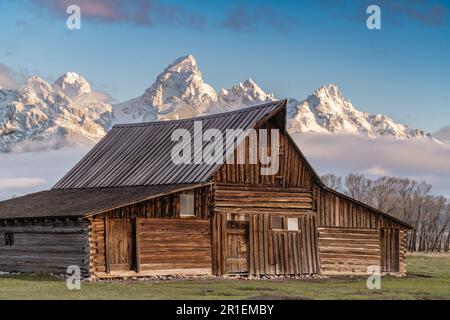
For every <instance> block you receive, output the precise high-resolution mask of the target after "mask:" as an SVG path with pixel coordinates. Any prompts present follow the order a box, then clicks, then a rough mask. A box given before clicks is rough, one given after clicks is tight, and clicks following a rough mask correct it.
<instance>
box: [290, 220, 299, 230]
mask: <svg viewBox="0 0 450 320" xmlns="http://www.w3.org/2000/svg"><path fill="white" fill-rule="evenodd" d="M287 229H288V230H290V231H298V218H288V219H287Z"/></svg>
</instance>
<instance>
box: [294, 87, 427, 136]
mask: <svg viewBox="0 0 450 320" xmlns="http://www.w3.org/2000/svg"><path fill="white" fill-rule="evenodd" d="M289 124H290V130H291V131H292V132H307V131H311V132H321V133H340V134H362V135H366V136H368V137H377V136H385V137H394V138H397V139H405V138H417V137H428V136H429V135H427V134H425V133H424V132H423V131H421V130H417V129H412V128H409V127H408V126H406V125H403V124H400V123H397V122H395V121H394V120H393V119H391V118H390V117H388V116H386V115H381V114H368V113H365V112H361V111H359V110H357V109H356V108H355V107H354V106H353V104H352V103H351V102H350V100H348V99H346V98H345V97H344V96H343V95H342V93H341V92H340V91H339V89H338V87H337V86H336V85H334V84H330V85H326V86H323V87H321V88H320V89H318V90H317V91H315V92H314V93H313V94H312V95H310V96H309V97H308V98H307V99H306V100H303V101H300V102H298V101H296V100H294V99H293V100H291V101H290V105H289Z"/></svg>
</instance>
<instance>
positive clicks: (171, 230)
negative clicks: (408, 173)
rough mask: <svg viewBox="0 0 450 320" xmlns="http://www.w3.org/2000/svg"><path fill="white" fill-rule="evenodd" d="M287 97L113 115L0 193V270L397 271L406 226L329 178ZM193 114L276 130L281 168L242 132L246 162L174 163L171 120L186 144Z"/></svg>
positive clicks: (217, 122)
mask: <svg viewBox="0 0 450 320" xmlns="http://www.w3.org/2000/svg"><path fill="white" fill-rule="evenodd" d="M286 105H287V101H286V100H283V101H277V102H273V103H267V104H263V105H259V106H255V107H251V108H246V109H241V110H238V111H233V112H228V113H222V114H217V115H211V116H205V117H199V118H195V119H186V120H176V121H163V122H148V123H140V124H124V125H116V126H114V127H113V129H112V130H111V131H110V132H109V133H108V134H107V135H106V136H105V137H104V138H103V139H102V140H101V141H100V142H99V143H98V144H97V145H96V146H95V147H94V148H93V149H92V150H91V151H90V152H89V153H88V154H87V155H86V156H85V157H84V158H83V159H82V160H81V161H80V162H79V163H78V164H77V165H76V166H75V167H74V168H73V169H72V170H70V171H69V172H68V173H67V175H66V176H65V177H63V178H62V179H61V180H60V181H59V182H58V183H57V184H56V185H55V186H54V187H53V188H52V189H51V190H48V191H43V192H38V193H34V194H30V195H26V196H23V197H18V198H15V199H11V200H7V201H4V202H1V203H0V271H19V272H56V273H65V272H66V269H67V267H68V266H71V265H78V266H80V268H81V270H82V273H83V275H85V276H92V277H97V278H105V277H127V276H147V275H167V274H170V275H172V274H188V275H198V274H216V275H224V274H248V275H255V276H260V275H300V274H342V275H348V274H366V271H367V267H368V266H380V267H381V269H382V271H383V272H384V273H391V274H396V275H404V274H405V273H406V264H405V253H406V252H405V242H406V233H407V232H408V230H409V229H411V226H410V225H408V224H407V223H405V222H403V221H401V220H399V219H397V218H395V217H393V216H390V215H388V214H386V213H383V212H380V211H378V210H376V209H374V208H371V207H369V206H367V205H365V204H363V203H360V202H358V201H356V200H354V199H351V198H349V197H347V196H345V195H343V194H340V193H338V192H336V191H334V190H331V189H329V188H327V187H326V186H325V185H324V184H323V182H322V181H321V179H320V177H319V176H318V175H317V174H316V172H315V171H314V169H313V168H312V167H311V165H310V164H309V163H308V162H307V160H306V159H305V157H304V156H303V154H302V152H301V151H300V149H299V148H298V147H297V145H296V144H295V143H294V142H293V140H292V138H291V137H290V135H289V134H288V133H287V132H286V121H287V120H286V118H287V111H286ZM195 121H201V122H202V125H203V129H204V130H206V129H208V128H215V129H218V130H220V131H221V132H224V131H225V129H238V128H241V129H252V128H253V129H255V130H256V131H258V130H262V129H266V130H268V131H269V132H270V131H271V130H274V129H278V131H279V132H280V135H279V137H280V139H279V149H278V155H277V157H276V158H277V159H278V164H279V170H278V171H277V173H276V174H272V175H263V174H261V170H260V169H261V168H262V167H264V166H265V165H266V164H263V163H262V161H260V160H261V159H259V157H260V155H258V153H257V152H256V157H257V161H256V163H255V162H251V161H250V160H249V159H250V154H251V152H252V148H254V145H253V144H251V143H250V141H249V138H248V137H247V138H246V139H245V140H244V141H243V142H242V143H241V146H242V147H243V150H245V152H244V155H243V156H244V158H245V162H244V163H242V162H238V161H234V163H224V164H220V163H217V164H205V163H197V164H195V163H191V164H174V163H173V161H171V150H173V147H174V144H175V143H176V142H174V141H172V139H171V134H172V132H173V131H174V130H175V129H185V130H187V132H189V133H191V134H192V143H193V153H194V152H195V150H198V149H196V147H195V144H198V143H199V142H198V141H200V144H201V146H203V147H207V146H206V144H207V142H204V141H202V138H201V137H196V134H197V135H198V133H196V132H195V130H194V122H195ZM270 137H271V136H270V135H267V139H270ZM190 142H191V141H190ZM259 142H261V141H259ZM267 145H269V146H270V145H271V144H270V143H269V141H268V142H267ZM269 152H271V151H270V148H269ZM233 156H234V157H237V156H236V153H235V154H234V155H233ZM235 160H237V159H235Z"/></svg>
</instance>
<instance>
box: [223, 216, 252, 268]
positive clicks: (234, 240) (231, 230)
mask: <svg viewBox="0 0 450 320" xmlns="http://www.w3.org/2000/svg"><path fill="white" fill-rule="evenodd" d="M248 229H249V227H248V222H246V221H228V222H227V244H226V248H227V273H248V270H249V268H248V264H249V263H248V255H249V250H248Z"/></svg>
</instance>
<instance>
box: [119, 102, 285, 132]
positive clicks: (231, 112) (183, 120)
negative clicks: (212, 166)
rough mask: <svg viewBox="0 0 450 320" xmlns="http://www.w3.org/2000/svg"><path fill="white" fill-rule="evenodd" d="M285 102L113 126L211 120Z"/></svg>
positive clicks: (139, 125) (124, 126)
mask: <svg viewBox="0 0 450 320" xmlns="http://www.w3.org/2000/svg"><path fill="white" fill-rule="evenodd" d="M283 102H286V103H287V99H282V100H275V101H270V102H266V103H263V104H257V105H254V106H250V107H246V108H242V109H238V110H233V111H225V112H219V113H214V114H209V115H203V116H199V117H192V118H185V119H177V120H154V121H146V122H136V123H119V124H115V125H114V126H113V128H128V127H144V126H148V125H166V124H169V123H177V122H185V121H193V120H200V119H205V118H208V119H211V118H216V117H221V116H226V115H230V114H236V113H241V112H247V111H250V110H254V109H259V108H264V107H267V106H270V105H276V104H281V103H283Z"/></svg>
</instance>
